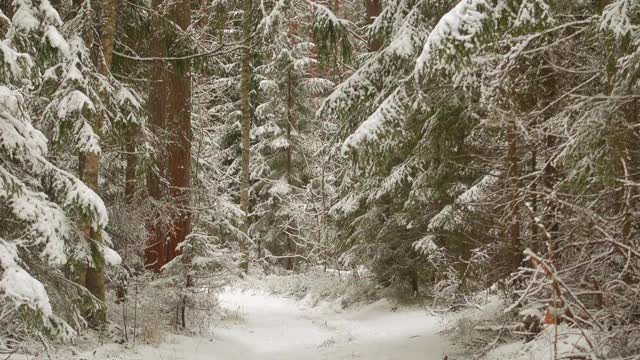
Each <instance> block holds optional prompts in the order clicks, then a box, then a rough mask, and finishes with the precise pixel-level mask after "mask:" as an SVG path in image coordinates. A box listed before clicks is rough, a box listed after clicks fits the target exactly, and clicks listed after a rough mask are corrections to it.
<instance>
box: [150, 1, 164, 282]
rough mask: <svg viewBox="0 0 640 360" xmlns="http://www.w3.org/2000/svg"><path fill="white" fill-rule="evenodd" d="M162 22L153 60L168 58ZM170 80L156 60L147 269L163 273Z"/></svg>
mask: <svg viewBox="0 0 640 360" xmlns="http://www.w3.org/2000/svg"><path fill="white" fill-rule="evenodd" d="M162 3H163V0H153V3H152V6H153V8H154V9H156V10H159V8H160V6H161V5H162ZM162 25H163V24H162V19H160V18H159V17H157V16H155V17H154V18H153V20H152V28H153V29H155V30H156V31H153V32H152V33H151V37H150V39H149V44H150V48H149V55H150V56H152V57H158V58H162V57H166V56H167V55H168V50H167V48H168V44H167V39H166V38H165V36H164V34H163V32H162V31H161V30H160V29H162ZM167 79H168V73H167V69H166V68H165V64H164V62H163V61H162V60H155V61H153V63H152V65H151V70H150V86H149V94H148V99H147V114H148V117H149V124H148V125H149V129H150V130H151V132H152V133H153V135H155V140H156V142H155V144H154V148H155V149H156V151H155V161H156V167H157V171H149V172H148V173H147V192H148V194H149V196H150V197H151V198H152V199H153V200H154V202H155V204H154V206H156V208H155V209H154V213H153V214H151V216H150V217H149V219H148V220H147V224H146V226H147V232H148V236H149V238H148V239H147V246H146V248H145V266H146V267H147V268H148V269H149V270H152V271H155V272H159V271H160V269H161V268H162V266H164V263H165V238H164V231H163V224H162V221H161V220H160V213H161V211H162V210H161V209H160V208H159V207H158V205H156V204H158V203H159V202H160V201H161V200H162V197H163V195H164V192H163V191H162V187H161V178H162V177H163V176H164V174H165V158H164V157H165V154H164V151H159V149H161V144H163V143H164V138H165V129H166V115H167V112H166V108H165V106H166V100H167Z"/></svg>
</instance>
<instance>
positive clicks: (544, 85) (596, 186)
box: [326, 0, 638, 356]
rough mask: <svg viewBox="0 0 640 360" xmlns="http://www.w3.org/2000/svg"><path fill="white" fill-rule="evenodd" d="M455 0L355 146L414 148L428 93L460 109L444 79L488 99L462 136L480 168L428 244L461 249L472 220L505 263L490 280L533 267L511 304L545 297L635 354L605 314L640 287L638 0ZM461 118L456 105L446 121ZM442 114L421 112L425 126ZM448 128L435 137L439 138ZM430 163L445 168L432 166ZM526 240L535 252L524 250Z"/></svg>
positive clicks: (544, 303)
mask: <svg viewBox="0 0 640 360" xmlns="http://www.w3.org/2000/svg"><path fill="white" fill-rule="evenodd" d="M451 5H452V6H451V10H450V11H448V12H447V13H446V14H445V15H444V16H443V17H442V18H441V19H439V20H438V22H437V24H436V25H435V27H434V29H433V30H432V31H431V32H430V33H429V35H428V36H427V37H426V40H425V43H424V46H423V49H422V53H421V56H420V57H419V58H418V60H417V64H416V68H415V70H414V71H413V74H411V75H412V76H411V77H408V78H407V79H406V81H404V82H403V83H401V85H400V86H399V87H398V88H397V89H396V90H394V92H393V93H391V95H390V96H386V97H385V98H384V100H383V101H381V105H380V106H379V107H378V108H377V110H376V111H375V112H374V113H373V115H372V116H370V117H369V118H368V119H367V120H366V121H364V122H363V123H362V124H361V125H360V126H359V128H358V129H357V130H356V131H355V132H353V134H351V135H350V137H349V138H348V139H347V140H346V142H345V150H347V151H348V152H349V153H351V154H354V155H353V156H357V159H358V161H359V162H360V161H363V158H364V161H367V160H368V159H369V158H370V157H369V156H367V154H369V153H373V154H380V153H382V151H381V150H379V152H376V149H382V150H384V153H385V154H389V152H390V153H391V154H394V153H396V152H397V151H399V150H400V149H402V148H401V147H399V146H397V144H398V143H399V140H397V138H398V137H399V136H406V134H407V133H408V131H407V127H408V124H410V120H411V119H414V118H415V116H417V115H418V116H419V115H423V114H425V113H428V110H427V111H425V108H424V107H421V106H416V101H418V99H420V102H421V103H422V104H424V103H426V104H427V107H429V106H434V105H435V104H437V105H436V106H434V109H437V110H440V111H443V110H444V109H446V107H443V104H445V103H443V102H442V101H438V99H439V96H438V95H437V94H434V93H433V90H434V89H436V88H437V87H438V86H442V85H441V83H439V82H438V79H443V80H444V82H445V83H448V84H449V86H448V87H443V88H441V89H440V91H441V92H442V93H444V94H442V95H440V96H444V97H446V98H447V100H451V98H453V97H454V96H456V94H458V95H457V96H460V94H463V95H465V97H466V98H469V99H472V100H473V99H474V98H475V99H479V100H480V101H479V102H476V101H475V100H473V102H472V104H471V105H472V106H469V105H467V106H465V107H464V108H465V109H467V110H466V111H467V112H469V110H471V111H472V112H471V115H472V116H471V117H470V120H472V123H473V121H474V119H476V120H475V125H474V127H473V128H472V129H471V131H469V130H467V131H465V132H463V133H461V134H460V135H459V136H457V137H456V138H457V139H458V140H459V141H460V140H462V139H464V141H463V142H462V143H461V144H462V145H463V146H469V145H471V146H473V147H475V148H477V149H480V150H481V151H479V152H477V153H476V154H473V155H475V156H472V157H470V158H469V159H468V160H467V161H469V162H468V165H467V166H465V168H466V169H473V170H474V171H473V172H471V173H470V174H471V175H472V176H470V177H469V178H468V180H467V182H466V184H465V182H463V184H465V185H466V186H464V187H462V188H461V191H460V192H458V193H457V194H456V193H453V194H452V195H453V196H451V198H450V200H449V201H448V202H444V203H443V205H444V206H443V207H441V210H440V211H439V212H435V213H433V215H431V216H430V220H429V219H428V218H427V219H424V220H428V221H427V223H428V227H427V229H426V235H427V237H425V238H424V240H423V241H419V242H417V243H416V246H418V247H422V248H424V249H426V250H428V252H429V251H433V252H437V251H445V252H449V253H452V246H453V245H454V244H451V243H450V242H445V243H442V242H441V243H438V241H437V237H438V236H441V237H444V238H445V239H451V235H452V234H455V233H456V232H459V233H461V234H462V235H463V236H464V237H467V238H469V239H470V240H471V241H472V242H473V243H475V244H476V245H480V246H479V247H477V248H475V249H473V253H475V254H481V256H480V257H479V258H483V259H485V261H489V262H488V263H489V264H491V265H492V266H491V267H485V269H488V268H491V269H498V272H497V273H495V274H493V275H492V276H490V277H489V280H492V281H495V280H498V279H507V278H508V274H509V272H511V271H514V270H518V269H520V270H519V272H517V273H516V274H515V277H514V280H513V281H511V282H510V283H509V287H510V288H512V289H513V288H515V289H522V290H518V291H517V295H518V296H517V297H516V298H518V297H519V300H518V301H517V302H516V306H514V307H512V308H511V309H515V308H517V307H518V306H527V307H536V308H542V310H546V311H547V319H552V320H549V321H553V322H563V323H567V324H568V326H574V327H583V328H589V329H590V330H591V331H594V333H593V334H592V335H591V336H589V338H590V340H589V342H590V344H591V345H592V348H591V349H583V350H584V351H586V352H590V353H594V354H597V353H600V354H602V353H603V352H609V353H611V354H614V355H615V356H620V355H625V354H630V353H631V352H633V351H634V350H631V349H633V348H634V347H633V346H630V345H629V344H630V342H631V341H633V340H632V339H633V337H634V336H633V335H626V336H613V337H612V336H611V334H607V331H606V326H605V325H604V324H607V323H612V322H616V323H617V322H619V321H621V320H620V318H618V317H617V316H616V315H605V313H607V314H614V313H617V310H615V309H617V308H618V305H617V304H620V303H624V304H628V303H627V302H626V301H625V300H622V299H628V298H629V297H630V294H629V293H628V292H627V290H623V289H622V288H624V289H630V288H633V287H634V285H631V284H633V283H634V280H632V279H633V278H634V277H635V276H636V275H634V274H635V270H632V269H633V265H631V264H635V263H636V261H637V260H638V259H637V258H636V256H634V255H631V253H627V252H625V251H626V250H621V249H631V246H632V245H631V244H634V241H635V240H634V239H635V237H636V236H637V234H636V232H635V229H634V227H633V226H630V223H629V221H630V219H631V218H632V215H631V214H632V213H633V212H634V210H633V209H634V208H635V206H636V204H635V201H634V198H635V196H634V190H633V185H631V184H635V183H636V180H634V171H633V170H631V169H635V168H636V167H637V164H636V160H635V157H636V156H637V149H636V147H635V145H634V144H635V143H637V141H635V140H633V139H635V136H637V135H636V134H634V133H633V131H632V130H631V129H632V128H633V126H634V125H633V124H635V123H636V122H637V119H635V117H634V116H633V115H631V114H633V113H634V110H632V109H633V108H634V105H632V103H633V101H632V100H631V99H632V98H633V97H634V96H635V95H634V94H635V93H634V91H635V88H634V86H635V85H632V84H635V80H634V79H635V78H634V76H635V75H632V74H635V70H633V69H635V65H634V64H635V60H634V59H635V55H634V54H635V50H636V47H635V45H633V44H634V36H635V31H636V30H635V29H636V28H635V27H634V26H635V25H633V24H634V20H633V19H635V18H636V17H635V16H637V12H638V4H637V3H636V2H634V1H613V2H603V3H599V4H592V3H575V4H573V3H572V4H571V6H569V7H567V4H566V3H564V2H562V3H561V2H556V1H547V2H543V1H481V0H477V1H473V0H470V1H459V2H455V3H452V4H451ZM596 34H597V35H596ZM474 94H476V95H474ZM345 99H348V97H345ZM473 103H475V105H473ZM327 105H328V106H327V107H326V108H327V109H329V108H330V107H329V105H332V103H331V102H329V103H328V104H327ZM455 119H456V117H451V116H450V115H449V116H446V117H443V118H441V120H440V121H439V123H442V124H446V125H449V124H451V121H455ZM435 124H437V123H432V122H431V121H427V122H425V123H424V124H422V123H420V125H421V128H422V129H423V131H425V132H426V133H425V135H422V136H423V137H424V138H425V139H427V138H429V136H428V135H429V133H430V132H431V131H433V130H434V129H437V127H434V125H435ZM427 131H428V132H427ZM442 138H443V137H442V135H439V136H437V137H435V138H432V139H431V140H430V141H429V146H430V147H433V144H434V140H440V139H442ZM445 138H446V137H445ZM457 149H459V147H450V146H449V147H448V151H452V150H453V151H456V150H457ZM398 156H402V158H403V159H409V160H410V159H411V158H412V157H411V155H406V154H398ZM463 159H464V157H463V158H460V157H458V158H457V159H456V163H459V162H460V161H461V160H463ZM375 163H378V164H379V163H380V161H379V160H376V161H375ZM462 163H463V164H464V162H462ZM427 169H428V168H427ZM464 172H465V170H463V169H457V170H455V171H454V174H455V175H456V176H457V177H461V176H463V175H464ZM474 173H475V174H474ZM418 174H421V175H422V174H424V175H425V179H432V178H433V174H431V173H430V172H429V171H428V170H427V171H423V170H422V169H420V170H419V171H418ZM463 177H464V176H463ZM416 182H420V183H422V181H415V180H414V183H416ZM471 185H473V186H471ZM465 187H468V189H465ZM345 199H346V198H345ZM441 199H442V198H441ZM344 204H353V202H349V201H346V200H345V201H344V202H342V203H339V204H338V205H339V206H338V207H335V209H336V210H341V209H347V208H348V209H354V208H355V209H356V210H358V209H359V208H358V207H345V206H343V205H344ZM358 206H362V205H361V203H358ZM363 214H364V215H367V214H369V213H368V212H367V211H363ZM605 214H606V215H605ZM382 218H383V219H384V217H382ZM412 227H413V225H412ZM594 229H596V231H595V233H594ZM483 238H484V240H483ZM603 238H604V239H606V240H602V239H603ZM491 239H495V241H489V240H491ZM598 239H600V240H598ZM434 240H435V241H434ZM483 243H484V244H486V245H482V244H483ZM526 248H530V250H526V251H524V250H525V249H526ZM523 251H524V253H525V254H526V256H527V257H526V258H525V260H531V261H532V264H531V263H529V262H528V261H525V262H522V260H523V258H524V256H522V255H521V253H522V252H523ZM625 254H626V255H625ZM486 255H489V256H488V257H487V256H486ZM505 255H506V256H505ZM474 257H475V256H474ZM474 257H472V258H468V259H469V260H471V259H473V258H474ZM475 258H478V257H475ZM501 259H503V260H501ZM505 260H506V261H505ZM467 263H469V262H468V261H467ZM469 264H470V263H469ZM496 264H497V266H496ZM616 264H617V265H616ZM623 264H624V265H623ZM529 266H531V267H529ZM605 269H606V270H605ZM464 274H465V275H466V274H467V271H466V270H465V272H464ZM542 274H544V275H542ZM479 275H480V276H486V275H487V270H483V271H480V274H479ZM614 278H616V279H618V280H620V279H623V278H624V279H625V280H623V281H624V282H625V283H626V285H625V286H623V287H622V288H618V287H617V286H615V285H613V282H615V281H614V280H613V279H614ZM522 281H524V282H525V283H526V284H527V285H526V286H524V284H522ZM525 288H526V290H524V289H525ZM594 289H595V290H594ZM601 289H607V290H601ZM614 289H615V290H614ZM590 291H591V292H593V291H595V293H592V295H590V296H587V295H585V294H586V293H587V292H590ZM532 294H536V295H532ZM609 297H611V299H615V300H612V301H610V302H609V301H608V300H606V299H608V298H609ZM545 307H548V308H546V309H545ZM603 309H608V310H611V312H608V311H602V310H603ZM579 314H580V315H579ZM623 322H624V323H625V325H624V327H625V329H626V330H625V331H627V333H626V334H630V333H629V330H630V329H635V328H637V324H635V323H634V322H633V321H629V320H624V321H623ZM563 326H564V325H563ZM614 338H615V339H616V340H615V341H613V342H615V344H613V345H612V341H611V339H614ZM622 343H624V344H625V345H621V344H622ZM613 348H616V349H625V350H612V349H613Z"/></svg>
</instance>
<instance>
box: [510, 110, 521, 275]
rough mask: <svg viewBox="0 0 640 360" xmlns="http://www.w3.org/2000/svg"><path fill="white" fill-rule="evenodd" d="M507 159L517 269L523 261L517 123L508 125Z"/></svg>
mask: <svg viewBox="0 0 640 360" xmlns="http://www.w3.org/2000/svg"><path fill="white" fill-rule="evenodd" d="M507 147H508V148H507V161H508V169H509V171H508V177H509V181H510V185H511V199H510V200H511V201H510V205H509V207H510V217H511V226H510V231H509V236H510V245H511V270H512V271H515V270H517V269H518V267H520V263H521V262H522V250H523V249H522V243H521V239H520V218H519V217H520V214H519V209H520V205H519V202H520V181H519V179H518V176H519V172H518V164H519V160H520V159H519V157H518V136H517V128H516V124H515V123H513V124H511V123H510V124H508V125H507Z"/></svg>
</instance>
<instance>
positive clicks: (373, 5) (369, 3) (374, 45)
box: [364, 0, 382, 52]
mask: <svg viewBox="0 0 640 360" xmlns="http://www.w3.org/2000/svg"><path fill="white" fill-rule="evenodd" d="M364 5H365V9H366V22H367V24H369V25H371V24H373V21H374V20H375V18H376V17H378V16H379V15H380V13H381V12H382V1H381V0H365V2H364ZM368 47H369V51H371V52H373V51H378V50H380V48H381V47H382V40H380V39H375V40H373V39H370V40H369V44H368Z"/></svg>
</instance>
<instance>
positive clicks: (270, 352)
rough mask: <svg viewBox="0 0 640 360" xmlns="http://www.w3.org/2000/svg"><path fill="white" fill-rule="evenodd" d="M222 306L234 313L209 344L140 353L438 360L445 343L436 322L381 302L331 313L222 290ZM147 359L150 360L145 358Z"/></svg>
mask: <svg viewBox="0 0 640 360" xmlns="http://www.w3.org/2000/svg"><path fill="white" fill-rule="evenodd" d="M220 299H221V301H222V304H221V305H222V306H223V307H225V308H227V309H228V310H230V311H232V312H234V313H236V314H239V316H238V317H239V318H240V320H239V321H236V322H230V323H227V324H224V325H223V326H222V327H218V328H216V329H215V331H214V336H213V339H202V338H200V339H198V338H186V337H178V338H175V339H174V340H175V341H173V343H172V344H164V345H162V346H161V347H160V348H157V349H154V350H152V352H156V354H155V355H154V354H145V355H146V356H152V357H153V358H154V359H171V360H174V359H175V360H178V359H184V360H205V359H206V360H253V359H260V360H268V359H270V360H294V359H295V360H301V359H314V360H316V359H317V360H320V359H327V360H339V359H366V360H383V359H398V360H412V359H420V360H442V359H443V358H444V356H445V354H446V350H447V348H448V344H447V342H446V338H445V337H443V336H442V335H440V334H438V333H439V332H440V330H441V329H442V324H441V321H440V319H439V318H437V317H432V316H428V315H427V314H426V313H425V311H424V310H420V309H407V308H400V309H398V310H396V311H393V308H392V306H391V305H390V304H389V303H388V302H386V301H380V302H377V303H375V304H371V305H369V306H366V307H364V308H361V309H358V310H353V311H344V312H340V313H339V312H336V311H334V310H330V309H328V308H308V307H306V306H303V305H302V304H301V303H300V302H297V301H295V300H293V299H289V298H284V297H280V296H275V295H269V294H264V293H252V292H241V291H238V290H227V291H225V292H224V293H223V294H222V295H221V297H220ZM150 358H151V357H150Z"/></svg>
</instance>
